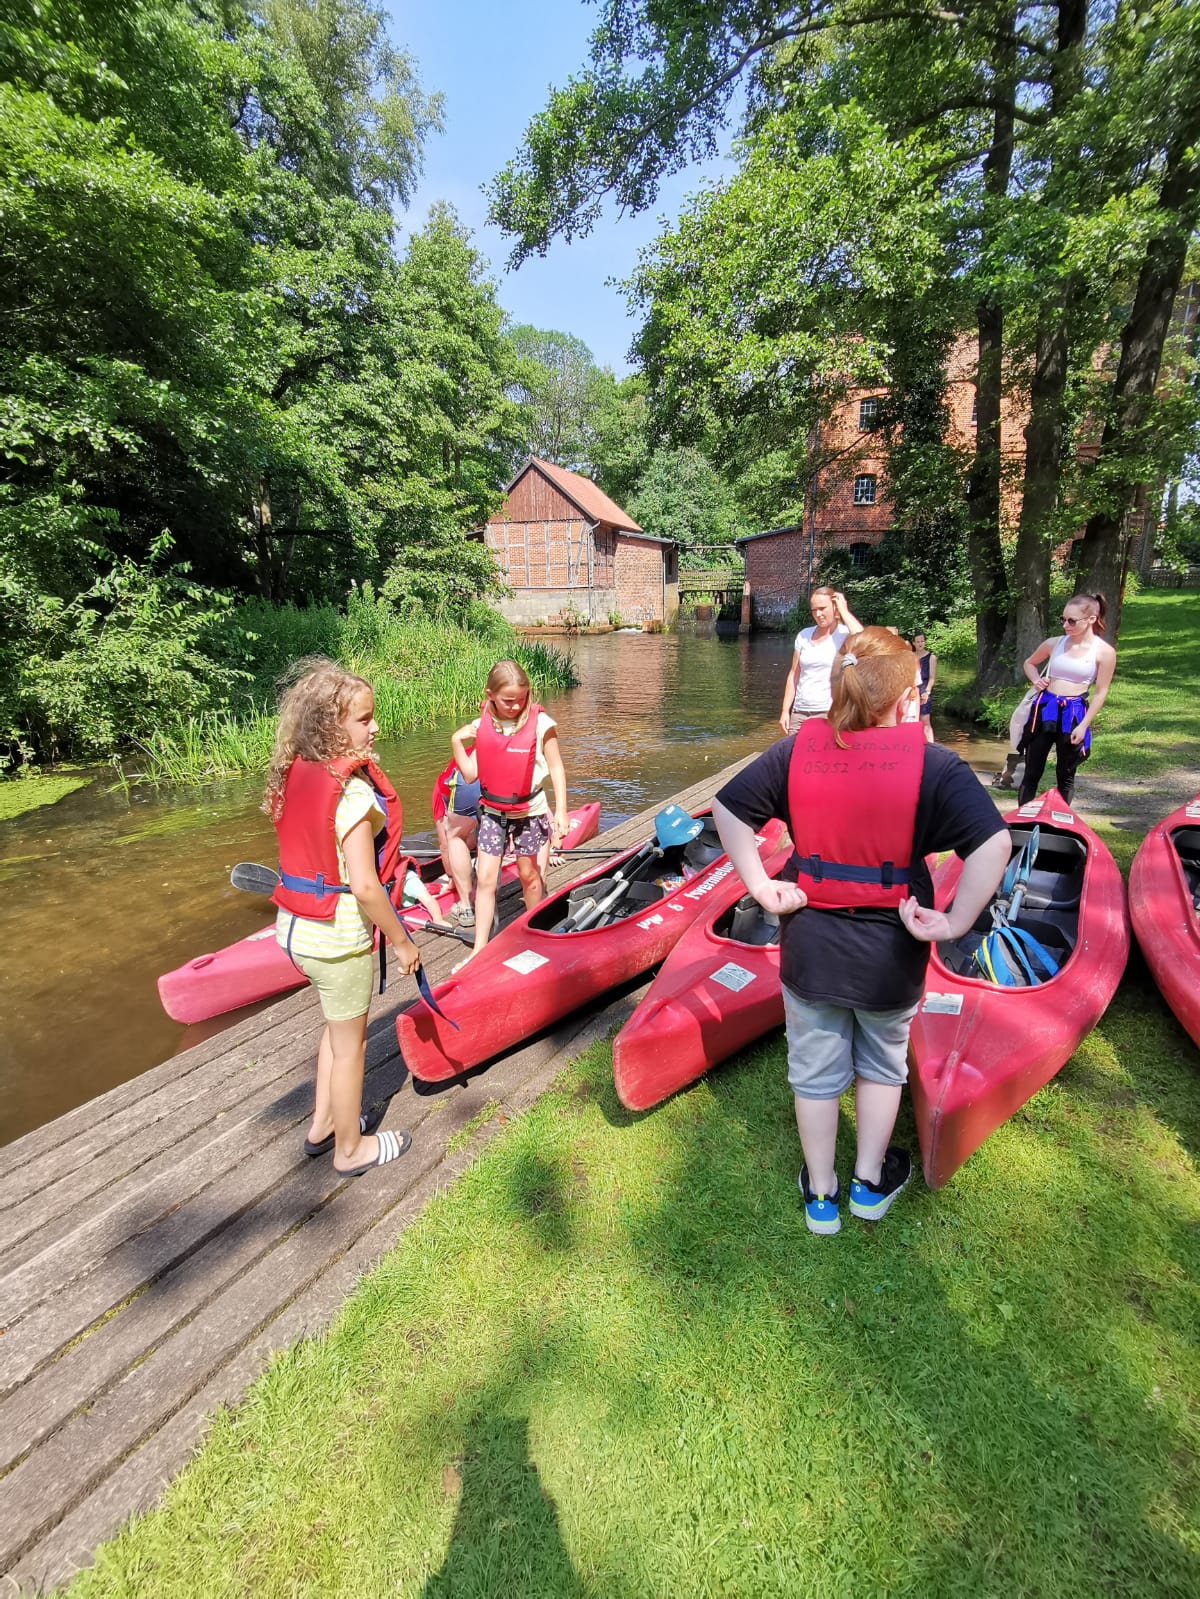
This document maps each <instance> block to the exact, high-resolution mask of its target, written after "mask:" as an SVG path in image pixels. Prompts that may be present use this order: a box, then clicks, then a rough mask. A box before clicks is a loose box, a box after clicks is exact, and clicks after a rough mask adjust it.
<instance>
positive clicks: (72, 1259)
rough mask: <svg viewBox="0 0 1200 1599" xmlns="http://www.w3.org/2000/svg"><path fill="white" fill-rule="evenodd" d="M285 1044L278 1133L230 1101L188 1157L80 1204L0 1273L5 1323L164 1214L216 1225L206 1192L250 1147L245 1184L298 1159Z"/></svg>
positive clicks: (380, 1027)
mask: <svg viewBox="0 0 1200 1599" xmlns="http://www.w3.org/2000/svg"><path fill="white" fill-rule="evenodd" d="M385 1003H386V1001H385ZM397 1008H398V1005H397V1004H396V1002H395V1001H393V1002H392V1003H391V1005H389V1006H388V1009H387V1010H386V1012H385V1013H384V1014H383V1016H381V1017H377V1018H376V1019H374V1021H373V1022H372V1025H371V1028H370V1031H369V1033H368V1040H367V1064H368V1067H369V1068H372V1069H373V1068H375V1067H377V1066H379V1065H380V1064H381V1063H382V1062H383V1061H385V1060H390V1059H391V1060H394V1059H396V1058H397V1057H398V1048H397V1044H396V1035H395V1024H394V1020H393V1018H394V1014H395V1011H396V1009H397ZM292 1048H293V1050H294V1051H295V1052H296V1059H295V1061H294V1064H293V1067H292V1072H291V1075H290V1079H283V1080H282V1084H281V1086H282V1088H283V1102H284V1104H285V1111H284V1115H285V1117H286V1120H285V1122H284V1125H283V1126H282V1128H281V1129H280V1130H279V1131H278V1132H277V1133H275V1134H274V1135H273V1136H272V1137H269V1138H268V1139H266V1140H265V1141H264V1140H263V1139H262V1136H261V1134H262V1118H261V1113H260V1108H259V1106H258V1103H257V1102H252V1104H251V1108H250V1109H249V1110H247V1111H242V1110H241V1109H240V1108H239V1107H235V1108H234V1109H233V1110H232V1111H231V1112H229V1113H228V1114H227V1115H226V1116H225V1117H223V1118H221V1124H220V1126H219V1128H218V1126H217V1124H216V1123H210V1129H211V1133H212V1136H211V1137H210V1138H208V1139H207V1140H203V1141H201V1142H199V1143H198V1144H197V1146H196V1147H195V1148H194V1149H193V1150H192V1152H191V1153H190V1154H189V1155H188V1156H187V1158H185V1159H183V1160H175V1159H174V1158H170V1157H169V1156H165V1157H164V1158H160V1159H158V1160H154V1161H148V1162H147V1163H146V1164H145V1165H144V1166H142V1167H140V1168H139V1169H138V1171H137V1172H136V1173H134V1174H132V1175H131V1176H130V1178H129V1179H128V1180H127V1181H126V1182H125V1183H124V1184H122V1186H121V1191H120V1195H119V1200H118V1201H117V1202H114V1203H113V1204H112V1205H103V1206H99V1207H95V1208H86V1209H85V1210H84V1212H83V1213H82V1214H81V1215H80V1216H79V1218H78V1219H77V1223H76V1225H75V1227H74V1228H73V1229H72V1231H71V1232H70V1233H69V1234H67V1235H66V1236H64V1237H62V1238H59V1239H56V1240H55V1241H54V1242H53V1243H52V1244H50V1245H49V1246H48V1247H47V1248H45V1249H43V1250H42V1251H41V1252H40V1253H38V1254H36V1255H33V1256H31V1257H29V1258H28V1259H26V1260H24V1261H22V1262H21V1264H20V1265H19V1266H16V1267H14V1268H12V1269H10V1270H8V1271H6V1273H5V1274H4V1276H2V1277H0V1305H3V1306H4V1314H5V1318H6V1320H7V1321H8V1322H9V1324H10V1329H11V1324H12V1323H13V1322H14V1321H16V1320H17V1318H19V1317H20V1316H21V1315H23V1314H25V1313H27V1312H28V1311H29V1310H30V1309H31V1308H32V1307H33V1306H35V1305H36V1304H38V1303H39V1302H40V1301H41V1300H42V1299H44V1298H46V1297H47V1296H48V1295H49V1294H51V1293H53V1292H54V1290H55V1289H57V1288H60V1287H61V1286H63V1285H64V1284H65V1283H68V1282H70V1281H71V1279H72V1278H73V1277H76V1276H80V1275H82V1274H84V1273H86V1272H89V1271H91V1270H92V1269H94V1268H96V1267H97V1266H98V1265H99V1264H100V1263H101V1262H102V1261H103V1260H104V1258H105V1257H106V1256H107V1255H108V1254H109V1253H110V1252H111V1251H112V1250H114V1249H116V1248H117V1247H118V1246H119V1245H121V1244H122V1243H124V1242H125V1240H126V1239H128V1238H130V1237H131V1236H138V1237H142V1236H144V1235H145V1234H146V1232H147V1230H148V1229H149V1228H151V1227H153V1226H154V1224H155V1223H156V1222H158V1221H160V1220H162V1219H163V1218H165V1217H168V1216H171V1217H179V1216H182V1215H183V1214H184V1212H185V1211H187V1212H188V1214H195V1213H196V1212H199V1213H201V1214H202V1215H203V1216H204V1217H205V1218H207V1225H208V1226H209V1228H210V1229H212V1230H215V1229H216V1228H218V1227H219V1226H220V1225H221V1224H222V1210H221V1206H220V1203H219V1202H218V1199H217V1196H215V1195H214V1194H213V1193H212V1192H211V1190H212V1189H213V1187H214V1184H215V1183H217V1182H219V1181H220V1179H221V1178H222V1177H223V1176H225V1175H226V1174H230V1173H232V1174H233V1175H234V1176H235V1177H236V1176H237V1174H239V1173H241V1172H242V1170H243V1168H245V1167H246V1165H247V1155H248V1152H249V1151H252V1150H254V1149H255V1148H258V1147H259V1146H262V1148H261V1151H260V1155H259V1156H258V1157H256V1158H255V1159H254V1160H253V1161H251V1162H249V1165H250V1171H251V1173H252V1174H253V1175H251V1177H250V1182H251V1183H252V1184H254V1183H258V1182H262V1181H264V1180H265V1178H264V1176H263V1175H262V1174H263V1173H265V1171H266V1170H267V1168H268V1166H270V1167H271V1168H272V1169H275V1170H276V1178H275V1180H278V1165H279V1162H283V1163H284V1165H285V1168H286V1166H287V1165H290V1164H292V1163H293V1162H294V1161H296V1160H303V1159H304V1158H305V1157H304V1155H303V1154H302V1153H301V1151H300V1148H299V1145H300V1142H301V1139H300V1137H299V1136H298V1133H299V1129H300V1127H301V1125H302V1123H303V1122H304V1120H305V1119H307V1115H308V1114H309V1110H310V1105H311V1100H310V1098H309V1095H310V1092H311V1090H310V1088H309V1077H310V1064H309V1062H310V1057H311V1042H310V1041H309V1040H308V1038H307V1037H306V1038H304V1039H295V1040H293V1044H292ZM289 1100H290V1102H291V1103H290V1104H288V1103H287V1102H288V1101H289ZM275 1145H278V1146H279V1152H278V1153H277V1154H276V1155H274V1156H273V1157H272V1156H271V1155H270V1154H269V1151H271V1150H273V1149H274V1146H275ZM258 1192H259V1190H258V1189H257V1188H252V1191H251V1196H250V1198H249V1199H243V1202H242V1204H241V1205H240V1206H239V1208H243V1209H244V1208H245V1204H246V1203H252V1202H253V1199H254V1197H256V1196H257V1193H258ZM208 1236H210V1234H209V1233H203V1234H195V1233H192V1234H189V1235H188V1241H187V1244H186V1246H185V1247H187V1248H192V1249H194V1248H197V1247H198V1246H199V1245H200V1244H202V1243H203V1242H204V1240H205V1238H206V1237H208ZM165 1267H166V1263H160V1266H159V1269H160V1270H162V1269H165ZM135 1286H136V1285H135ZM129 1291H131V1289H130V1288H125V1289H123V1291H122V1293H121V1294H120V1295H119V1296H118V1299H117V1300H114V1301H113V1302H114V1303H117V1302H119V1299H120V1298H123V1297H124V1295H125V1293H127V1292H129ZM10 1342H11V1339H10V1336H6V1337H5V1338H4V1339H2V1340H0V1384H2V1383H3V1382H4V1380H5V1377H4V1375H3V1373H4V1372H5V1368H6V1366H7V1362H8V1361H9V1359H11V1358H12V1357H11V1355H10V1349H9V1346H10Z"/></svg>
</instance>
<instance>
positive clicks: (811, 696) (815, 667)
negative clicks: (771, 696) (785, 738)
mask: <svg viewBox="0 0 1200 1599" xmlns="http://www.w3.org/2000/svg"><path fill="white" fill-rule="evenodd" d="M808 603H809V608H810V610H811V611H812V619H813V626H812V627H802V628H801V629H800V631H799V633H797V634H796V644H795V649H794V652H793V654H792V665H791V670H790V671H789V672H788V675H787V682H786V683H785V684H784V686H783V709H782V710H781V711H780V713H779V725H780V727H781V728H782V729H783V731H784V732H785V733H794V732H795V731H796V729H797V728H798V727H799V726H800V723H801V722H803V721H804V719H805V717H808V716H824V714H825V712H826V711H827V710H828V709H829V707H830V705H831V704H832V703H833V689H832V688H831V686H830V675H829V674H830V672H831V671H832V670H833V663H834V659H835V658H836V656H837V652H838V651H839V650H840V649H841V647H842V645H843V644H844V643H845V642H846V640H847V639H848V638H849V637H850V635H851V633H861V632H862V623H861V622H860V621H859V620H858V618H857V617H856V616H852V615H851V613H850V607H849V606H848V605H847V604H846V596H845V595H844V594H839V593H838V592H837V591H836V590H835V589H831V588H829V587H828V586H823V587H821V588H819V589H814V590H813V591H812V595H811V597H810V599H809V602H808Z"/></svg>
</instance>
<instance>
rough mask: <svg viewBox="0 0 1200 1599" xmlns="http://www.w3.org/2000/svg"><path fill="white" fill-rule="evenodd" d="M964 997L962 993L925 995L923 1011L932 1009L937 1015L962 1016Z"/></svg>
mask: <svg viewBox="0 0 1200 1599" xmlns="http://www.w3.org/2000/svg"><path fill="white" fill-rule="evenodd" d="M962 1002H963V997H962V995H961V994H936V993H932V992H931V993H928V994H926V995H925V1003H924V1004H923V1005H922V1006H921V1009H922V1010H923V1011H932V1012H933V1014H934V1015H935V1016H961V1015H962Z"/></svg>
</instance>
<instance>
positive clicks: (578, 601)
mask: <svg viewBox="0 0 1200 1599" xmlns="http://www.w3.org/2000/svg"><path fill="white" fill-rule="evenodd" d="M493 603H494V604H495V606H496V609H497V610H498V611H499V612H500V615H501V616H503V617H506V618H507V620H508V621H510V622H516V623H517V624H518V625H519V626H521V627H532V626H533V624H534V623H535V622H557V621H558V620H559V616H560V614H561V612H562V609H563V607H564V606H569V607H573V608H574V610H575V611H576V612H577V613H578V614H579V615H580V616H582V618H583V620H584V621H585V622H588V623H595V624H601V623H606V622H607V621H608V613H609V612H610V611H615V610H618V609H619V607H618V605H617V596H616V591H615V590H614V589H593V590H592V593H591V598H590V603H589V597H588V592H587V590H586V589H566V588H562V589H538V590H536V591H534V590H531V589H517V590H516V592H515V593H514V594H512V595H511V596H510V597H509V598H508V599H506V600H496V601H494V602H493Z"/></svg>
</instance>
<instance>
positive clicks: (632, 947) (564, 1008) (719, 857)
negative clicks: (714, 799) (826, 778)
mask: <svg viewBox="0 0 1200 1599" xmlns="http://www.w3.org/2000/svg"><path fill="white" fill-rule="evenodd" d="M679 814H680V815H682V816H684V818H685V820H686V813H682V812H680V813H679ZM696 816H697V818H698V819H700V820H702V821H703V830H702V831H701V832H700V833H699V834H698V836H696V837H693V838H691V839H690V840H689V841H687V842H685V843H681V844H678V845H672V846H670V847H669V848H666V849H665V851H664V850H658V851H656V852H655V854H654V855H653V856H650V857H647V851H649V850H652V849H653V847H654V843H655V841H654V839H651V840H650V841H649V842H648V843H647V844H644V845H642V846H641V848H640V850H626V851H625V852H624V853H623V854H620V855H614V856H613V858H612V859H611V860H609V861H607V862H605V863H603V864H602V865H600V866H597V867H596V868H595V869H594V870H593V871H591V872H589V873H586V874H585V875H584V876H582V877H579V878H577V879H576V880H575V882H574V883H572V884H570V885H568V887H566V888H564V889H561V890H560V891H559V892H558V893H557V894H553V895H551V896H550V897H549V898H548V899H544V900H543V901H542V903H541V904H540V905H538V906H536V907H535V908H534V909H533V910H532V911H526V912H525V913H524V915H522V916H521V917H519V918H518V919H517V920H516V921H515V922H513V923H511V924H510V925H509V926H508V927H506V928H505V929H504V930H503V931H502V932H500V933H498V934H497V935H496V937H495V938H493V939H492V941H491V942H490V943H489V944H488V945H487V946H486V947H485V948H484V949H482V950H481V951H480V952H479V954H478V955H476V956H474V957H473V958H472V960H471V961H470V963H469V964H468V965H466V966H465V967H464V968H463V969H462V971H461V972H458V973H456V974H455V975H454V976H452V977H451V978H450V979H449V980H448V981H447V982H444V983H441V984H439V985H438V987H437V988H436V989H434V998H435V1000H436V1001H437V1003H438V1005H439V1007H440V1009H441V1010H442V1011H443V1012H444V1013H445V1016H446V1018H449V1020H446V1019H443V1018H442V1017H440V1016H437V1015H435V1013H434V1012H433V1011H432V1010H430V1008H429V1007H428V1006H427V1005H425V1004H424V1003H423V1002H421V1001H417V1002H416V1003H415V1004H413V1005H411V1006H410V1007H409V1008H408V1009H407V1010H404V1011H401V1012H400V1014H399V1015H398V1016H397V1018H396V1032H397V1036H398V1037H399V1039H400V1049H401V1052H402V1054H403V1056H404V1060H405V1064H406V1065H407V1066H408V1069H409V1070H410V1071H411V1072H412V1074H413V1076H414V1077H417V1078H421V1079H424V1080H425V1081H428V1082H437V1081H440V1080H443V1079H445V1078H447V1077H455V1076H457V1075H458V1073H459V1072H462V1071H466V1070H467V1068H468V1067H471V1066H478V1065H479V1064H480V1063H481V1062H482V1061H485V1060H490V1059H491V1058H492V1057H493V1056H495V1055H498V1054H500V1053H501V1052H502V1051H504V1050H506V1049H511V1048H512V1046H513V1045H514V1044H517V1043H520V1042H522V1041H523V1040H525V1039H527V1038H530V1037H532V1036H533V1035H534V1034H535V1033H538V1032H540V1031H541V1030H542V1029H543V1028H544V1027H549V1026H550V1025H551V1023H553V1022H556V1021H557V1020H558V1019H559V1018H560V1017H562V1016H566V1015H568V1014H569V1013H570V1012H571V1011H573V1010H577V1009H578V1008H579V1006H581V1005H586V1004H587V1003H588V1001H589V1000H591V999H594V998H595V997H596V996H597V995H599V994H602V993H604V992H605V990H606V989H609V988H613V987H615V986H616V985H617V984H618V983H623V982H626V981H627V980H628V979H630V978H633V977H637V976H638V975H640V973H642V972H645V971H648V970H649V969H650V967H651V966H656V965H657V964H658V963H659V961H661V960H663V958H664V957H665V956H666V955H667V954H668V953H669V952H670V950H671V949H672V948H673V947H674V946H675V945H676V944H677V943H678V942H679V940H680V938H681V937H682V936H683V934H684V933H685V932H686V930H687V929H688V927H689V926H690V925H691V924H692V923H693V922H694V921H695V920H696V918H697V917H699V916H701V915H702V914H703V913H704V911H705V909H706V908H707V904H708V901H709V899H710V897H711V896H712V895H714V894H717V893H718V892H720V893H724V894H730V893H734V892H736V891H737V888H740V884H738V879H737V875H736V873H735V872H734V870H733V865H732V863H731V862H730V860H729V859H728V857H727V856H726V855H725V852H724V850H723V848H722V846H721V841H720V839H719V838H718V837H717V831H716V827H715V826H714V824H713V821H712V818H711V815H710V814H709V813H708V812H707V811H703V812H699V811H698V812H697V813H696ZM782 834H783V824H782V823H781V822H777V821H771V822H769V823H768V825H767V826H766V828H764V829H763V832H762V833H761V834H760V835H759V850H760V852H761V854H762V856H763V858H764V859H769V858H771V857H772V856H774V855H775V853H776V852H777V851H778V850H779V849H780V848H781V845H780V839H781V836H782ZM785 858H786V857H785ZM642 862H645V864H644V865H643V864H641V863H642ZM780 864H781V865H782V861H781V862H780ZM624 870H628V871H630V873H631V874H632V875H631V876H630V878H629V880H628V888H627V889H622V891H621V892H620V894H619V897H618V898H617V899H616V900H615V902H612V903H611V904H610V901H612V896H613V893H614V888H615V885H620V884H621V883H622V879H621V877H620V874H621V873H622V872H623V871H624ZM731 884H732V885H736V886H737V888H734V887H731ZM606 905H607V906H609V908H608V909H605V910H604V911H603V913H602V914H601V915H600V917H599V920H593V921H592V924H591V925H584V926H581V927H578V928H577V927H576V926H575V924H576V923H579V922H581V921H583V922H585V923H586V922H587V921H588V919H589V917H591V918H595V916H596V913H597V910H598V908H599V907H603V906H606ZM451 1021H453V1022H457V1023H458V1027H459V1031H455V1029H454V1028H453V1027H452V1026H451V1025H450V1022H451Z"/></svg>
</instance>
